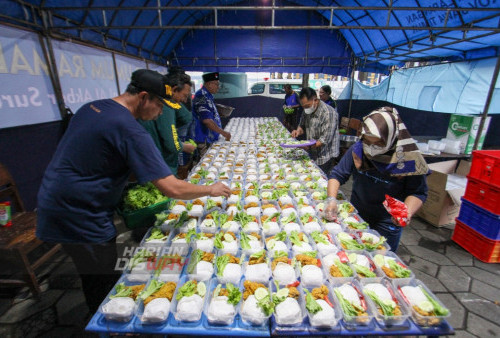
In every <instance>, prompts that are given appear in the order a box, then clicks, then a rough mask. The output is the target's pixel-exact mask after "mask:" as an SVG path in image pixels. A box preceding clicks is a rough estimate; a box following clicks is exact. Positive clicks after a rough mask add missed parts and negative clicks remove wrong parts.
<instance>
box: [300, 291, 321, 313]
mask: <svg viewBox="0 0 500 338" xmlns="http://www.w3.org/2000/svg"><path fill="white" fill-rule="evenodd" d="M304 291H305V293H306V309H307V311H309V312H310V313H312V314H313V315H314V314H316V313H318V312H320V311H321V310H323V308H322V307H321V305H319V304H318V302H317V301H316V299H314V297H313V295H312V294H311V293H310V292H309V291H308V290H307V289H304Z"/></svg>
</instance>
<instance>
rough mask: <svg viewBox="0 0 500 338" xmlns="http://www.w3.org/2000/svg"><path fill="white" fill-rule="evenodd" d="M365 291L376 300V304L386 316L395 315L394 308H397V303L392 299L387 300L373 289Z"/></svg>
mask: <svg viewBox="0 0 500 338" xmlns="http://www.w3.org/2000/svg"><path fill="white" fill-rule="evenodd" d="M365 293H366V294H367V295H368V297H370V298H371V299H372V300H373V301H374V302H375V304H377V306H378V307H380V309H381V310H382V313H383V315H384V316H394V310H395V309H396V303H395V302H394V301H392V300H391V301H390V302H385V301H383V300H382V299H380V297H379V296H377V294H376V293H375V292H373V291H371V290H365ZM392 305H394V306H392Z"/></svg>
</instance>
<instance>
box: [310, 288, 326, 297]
mask: <svg viewBox="0 0 500 338" xmlns="http://www.w3.org/2000/svg"><path fill="white" fill-rule="evenodd" d="M311 294H312V295H313V297H314V299H325V297H327V296H328V288H327V287H326V286H325V285H321V287H319V288H314V289H312V292H311Z"/></svg>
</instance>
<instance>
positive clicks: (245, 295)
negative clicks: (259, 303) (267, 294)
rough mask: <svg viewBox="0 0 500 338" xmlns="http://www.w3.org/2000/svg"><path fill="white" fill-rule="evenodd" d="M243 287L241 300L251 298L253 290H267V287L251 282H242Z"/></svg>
mask: <svg viewBox="0 0 500 338" xmlns="http://www.w3.org/2000/svg"><path fill="white" fill-rule="evenodd" d="M243 286H244V287H245V291H244V292H243V300H246V299H247V298H248V296H251V295H253V294H254V293H255V290H257V289H258V288H264V289H267V287H266V286H265V285H264V284H262V283H257V282H251V281H248V280H246V281H244V282H243Z"/></svg>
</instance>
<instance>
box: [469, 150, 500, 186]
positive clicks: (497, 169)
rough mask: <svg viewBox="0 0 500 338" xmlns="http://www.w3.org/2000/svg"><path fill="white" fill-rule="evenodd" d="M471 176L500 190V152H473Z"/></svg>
mask: <svg viewBox="0 0 500 338" xmlns="http://www.w3.org/2000/svg"><path fill="white" fill-rule="evenodd" d="M469 176H470V177H472V178H475V179H478V180H481V181H482V182H484V183H486V184H491V185H493V186H496V187H497V188H500V150H476V151H473V152H472V165H471V168H470V173H469Z"/></svg>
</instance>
